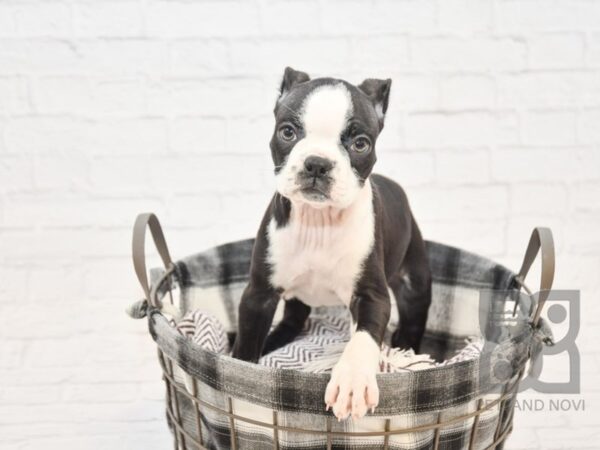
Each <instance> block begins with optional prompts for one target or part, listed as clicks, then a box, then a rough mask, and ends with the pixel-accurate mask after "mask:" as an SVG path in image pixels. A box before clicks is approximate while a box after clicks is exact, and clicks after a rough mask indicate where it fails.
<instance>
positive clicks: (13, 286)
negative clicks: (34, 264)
mask: <svg viewBox="0 0 600 450" xmlns="http://www.w3.org/2000/svg"><path fill="white" fill-rule="evenodd" d="M0 279H2V283H1V284H0V302H3V303H6V304H7V305H9V306H8V308H10V307H11V306H14V303H15V300H16V299H18V301H21V300H24V299H26V298H27V292H28V287H29V284H28V283H29V279H30V268H28V267H19V266H15V265H11V266H8V265H2V266H0Z"/></svg>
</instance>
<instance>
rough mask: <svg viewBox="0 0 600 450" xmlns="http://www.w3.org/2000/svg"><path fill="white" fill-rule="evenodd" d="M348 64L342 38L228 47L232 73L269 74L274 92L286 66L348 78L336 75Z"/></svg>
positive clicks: (348, 54)
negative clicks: (229, 48)
mask: <svg viewBox="0 0 600 450" xmlns="http://www.w3.org/2000/svg"><path fill="white" fill-rule="evenodd" d="M290 55H293V57H292V58H291V59H290ZM351 64H352V58H351V51H350V45H349V43H348V40H347V39H342V38H323V37H321V38H314V39H313V38H304V39H270V40H244V41H235V42H233V43H232V44H231V66H232V69H233V71H234V73H243V74H248V73H250V74H269V76H270V77H272V79H273V81H272V82H271V83H269V84H268V88H269V90H270V92H273V93H275V92H276V91H277V90H278V89H279V85H280V82H281V77H282V76H283V70H284V68H285V67H286V66H292V67H293V68H295V69H297V70H303V71H305V72H308V73H309V74H310V75H311V76H312V77H316V76H337V75H347V72H346V73H341V74H340V73H339V71H340V67H349V66H351ZM274 99H275V97H273V100H274ZM271 109H272V107H271Z"/></svg>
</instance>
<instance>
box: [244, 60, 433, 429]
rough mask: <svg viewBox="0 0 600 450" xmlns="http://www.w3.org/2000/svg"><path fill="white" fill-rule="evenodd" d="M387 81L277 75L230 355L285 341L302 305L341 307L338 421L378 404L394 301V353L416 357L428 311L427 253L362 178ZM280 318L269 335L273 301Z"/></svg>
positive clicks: (331, 399)
mask: <svg viewBox="0 0 600 450" xmlns="http://www.w3.org/2000/svg"><path fill="white" fill-rule="evenodd" d="M390 86H391V80H376V79H367V80H365V81H363V82H362V83H361V84H360V85H358V86H354V85H352V84H350V83H348V82H346V81H343V80H337V79H332V78H317V79H314V80H311V79H310V78H309V76H308V75H307V74H306V73H304V72H299V71H296V70H293V69H291V68H286V70H285V74H284V77H283V82H282V84H281V94H280V96H279V99H278V100H277V103H276V105H275V120H276V125H275V132H274V134H273V137H272V139H271V154H272V157H273V162H274V163H275V174H276V185H277V192H276V193H275V195H274V196H273V199H272V200H271V203H270V204H269V207H268V208H267V211H266V213H265V216H264V218H263V220H262V223H261V225H260V229H259V231H258V235H257V237H256V242H255V244H254V250H253V255H252V264H251V269H250V272H251V273H250V282H249V284H248V286H247V287H246V289H245V291H244V293H243V296H242V300H241V303H240V307H239V328H238V335H237V338H236V341H235V345H234V349H233V356H234V357H236V358H241V359H243V360H246V361H257V360H258V359H259V357H260V356H261V355H262V354H265V353H268V352H271V351H273V350H275V349H276V348H279V347H281V346H283V345H285V344H287V343H289V342H291V341H292V340H293V339H294V338H295V337H296V336H297V335H298V333H299V332H300V331H301V330H302V327H303V324H304V322H305V321H306V319H307V317H308V316H309V313H310V310H311V307H314V306H320V305H346V306H347V307H349V308H350V311H351V315H352V322H353V334H352V338H351V339H350V341H349V342H348V344H347V345H346V347H345V349H344V352H343V354H342V356H341V358H340V360H339V362H338V363H337V364H336V365H335V367H334V369H333V371H332V374H331V380H330V382H329V385H328V387H327V390H326V392H325V403H326V405H327V408H329V407H332V408H333V412H334V414H335V415H336V416H337V417H338V419H342V418H346V417H348V416H349V415H350V414H352V416H353V417H355V418H358V417H362V416H364V415H365V413H366V412H367V411H368V409H371V410H373V409H374V408H375V406H376V405H377V404H378V401H379V390H378V387H377V382H376V374H377V371H378V364H379V352H380V346H381V342H382V339H383V337H384V333H385V330H386V327H387V325H388V321H389V318H390V310H391V304H390V294H389V292H388V287H389V288H390V289H391V291H392V292H393V294H394V297H395V299H396V303H397V306H398V310H399V316H400V324H399V327H398V329H397V330H396V331H395V333H394V334H393V336H392V345H393V346H397V347H402V348H409V347H412V348H413V349H414V350H416V351H418V349H419V344H420V341H421V338H422V336H423V332H424V328H425V322H426V320H427V311H428V308H429V304H430V302H431V276H430V271H429V266H428V262H427V257H426V253H425V246H424V243H423V240H422V238H421V233H420V232H419V228H418V227H417V224H416V222H415V220H414V218H413V216H412V213H411V211H410V208H409V204H408V200H407V198H406V195H405V193H404V191H403V190H402V188H401V187H400V186H398V185H397V184H396V183H394V182H393V181H391V180H389V179H387V178H384V177H382V176H380V175H374V174H371V170H372V169H373V165H374V164H375V161H376V156H375V142H376V140H377V137H378V135H379V133H380V132H381V130H382V128H383V122H384V115H385V113H386V110H387V107H388V99H389V93H390ZM282 298H283V300H285V308H284V315H283V319H282V321H281V322H280V323H279V324H277V326H276V327H275V329H274V330H273V331H272V332H271V333H270V334H269V330H270V328H271V324H272V321H273V316H274V313H275V309H276V307H277V303H278V302H279V300H280V299H282Z"/></svg>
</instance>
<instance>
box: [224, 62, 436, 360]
mask: <svg viewBox="0 0 600 450" xmlns="http://www.w3.org/2000/svg"><path fill="white" fill-rule="evenodd" d="M340 82H341V83H344V85H345V86H346V87H347V88H348V90H349V92H350V94H351V96H352V103H353V117H352V118H350V120H349V123H348V126H347V128H346V130H345V131H344V132H343V133H342V136H341V137H340V139H341V143H342V145H343V146H344V147H346V149H347V151H348V152H349V156H350V160H351V164H352V167H353V169H354V171H355V172H356V174H357V175H358V176H359V177H360V180H361V181H362V182H363V183H364V182H370V183H371V187H372V191H373V211H374V214H375V241H374V246H373V249H372V251H371V253H370V254H369V255H368V257H367V258H366V260H365V262H364V264H363V271H362V273H361V276H360V278H359V280H358V282H357V283H356V286H355V289H354V295H353V297H352V301H351V303H350V310H351V313H352V316H353V320H354V322H355V323H356V324H357V330H365V331H368V332H369V333H370V335H371V336H372V337H373V339H374V340H375V341H376V342H377V343H381V341H382V339H383V336H384V333H385V329H386V327H387V324H388V322H389V317H390V298H389V295H388V289H387V287H388V286H390V288H391V289H392V291H393V292H394V296H395V297H396V302H397V306H398V310H399V313H400V326H399V328H398V330H396V332H395V333H394V334H393V337H392V345H394V346H400V347H403V348H408V347H412V348H413V349H415V351H418V349H419V345H420V342H421V339H422V336H423V333H424V329H425V322H426V320H427V312H428V309H429V305H430V303H431V275H430V270H429V265H428V262H427V257H426V252H425V245H424V242H423V239H422V237H421V233H420V231H419V228H418V227H417V224H416V221H415V220H414V218H413V216H412V213H411V210H410V206H409V204H408V200H407V198H406V194H405V193H404V191H403V190H402V188H401V187H400V186H399V185H398V184H396V183H395V182H393V181H391V180H389V179H387V178H385V177H383V176H380V175H375V174H371V171H372V168H373V166H374V164H375V162H376V159H377V158H376V155H375V148H374V146H375V142H376V140H377V137H378V135H379V133H380V132H381V130H382V128H383V116H382V115H379V114H378V111H380V112H381V113H382V114H385V112H386V110H387V107H388V101H389V92H390V85H391V81H390V80H374V79H368V80H365V81H364V82H363V83H362V84H360V85H359V86H358V87H357V86H354V85H351V84H349V83H347V82H345V81H341V80H334V79H330V78H320V79H315V80H310V78H309V77H308V75H307V74H305V73H304V72H298V71H294V70H293V69H290V68H287V69H286V71H285V75H284V79H283V81H282V85H281V96H280V99H279V100H278V102H277V105H276V107H275V119H276V126H275V132H274V134H273V137H272V139H271V154H272V158H273V162H274V164H275V171H276V172H277V171H278V170H279V169H280V168H281V167H282V165H283V164H284V162H285V159H286V158H287V155H288V154H289V153H290V152H291V150H292V148H293V146H294V144H295V142H294V143H288V142H285V141H284V140H282V139H281V138H280V137H279V133H278V130H279V129H280V127H281V126H282V124H284V125H287V124H290V126H292V127H294V129H295V131H296V133H297V136H298V139H302V137H303V135H302V127H301V124H300V123H299V120H298V114H297V112H298V111H299V110H300V109H301V107H302V102H303V100H304V99H305V98H306V96H307V95H308V93H309V92H310V91H311V90H313V89H315V88H316V87H319V86H321V85H323V84H331V83H340ZM359 134H360V135H366V136H368V137H369V139H370V141H371V142H372V145H373V148H372V150H371V151H370V152H368V153H366V154H359V153H357V152H352V151H350V149H349V146H350V145H351V143H352V141H353V139H354V137H355V136H357V135H359ZM290 210H291V204H290V201H289V200H288V199H286V198H285V197H283V196H281V195H280V194H279V193H276V194H275V195H274V196H273V199H272V201H271V203H270V205H269V207H268V208H267V211H266V213H265V215H264V218H263V220H262V223H261V225H260V228H259V230H258V234H257V238H256V242H255V245H254V251H253V255H252V264H251V270H250V282H249V284H248V286H247V287H246V290H245V291H244V294H243V296H242V301H241V304H240V310H239V328H238V337H237V339H236V341H235V345H234V349H233V356H234V357H236V358H241V359H244V360H247V361H257V360H258V358H259V357H260V356H261V355H262V354H264V353H266V352H270V351H273V350H275V349H276V348H279V347H281V346H283V345H285V344H287V343H288V342H291V341H292V340H293V339H294V338H295V337H296V336H297V335H298V333H299V332H300V331H301V330H302V327H303V324H304V322H305V320H306V318H307V317H308V315H309V313H310V307H308V306H307V305H305V304H304V303H302V302H301V301H300V300H298V299H292V300H288V301H287V302H286V305H285V311H284V318H283V320H282V321H281V322H280V323H279V324H278V325H277V327H276V328H275V329H274V331H273V332H272V333H271V334H270V335H269V336H268V337H267V334H268V331H269V329H270V327H271V324H272V320H273V315H274V313H275V309H276V306H277V302H278V300H279V297H280V294H281V287H280V286H272V285H271V284H270V281H269V280H270V274H271V267H270V266H269V263H268V259H267V256H268V237H267V227H268V225H269V223H270V222H271V219H274V221H275V224H276V226H277V227H283V226H285V225H287V223H288V221H289V217H290Z"/></svg>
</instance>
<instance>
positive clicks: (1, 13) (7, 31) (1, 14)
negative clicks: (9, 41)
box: [0, 3, 17, 37]
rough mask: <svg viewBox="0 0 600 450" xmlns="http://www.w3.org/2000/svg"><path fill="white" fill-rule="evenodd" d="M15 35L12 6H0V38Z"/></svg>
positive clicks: (15, 27)
mask: <svg viewBox="0 0 600 450" xmlns="http://www.w3.org/2000/svg"><path fill="white" fill-rule="evenodd" d="M16 34H17V19H16V17H15V8H14V5H11V4H7V3H3V4H0V36H2V37H5V36H10V37H12V36H15V35H16Z"/></svg>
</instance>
